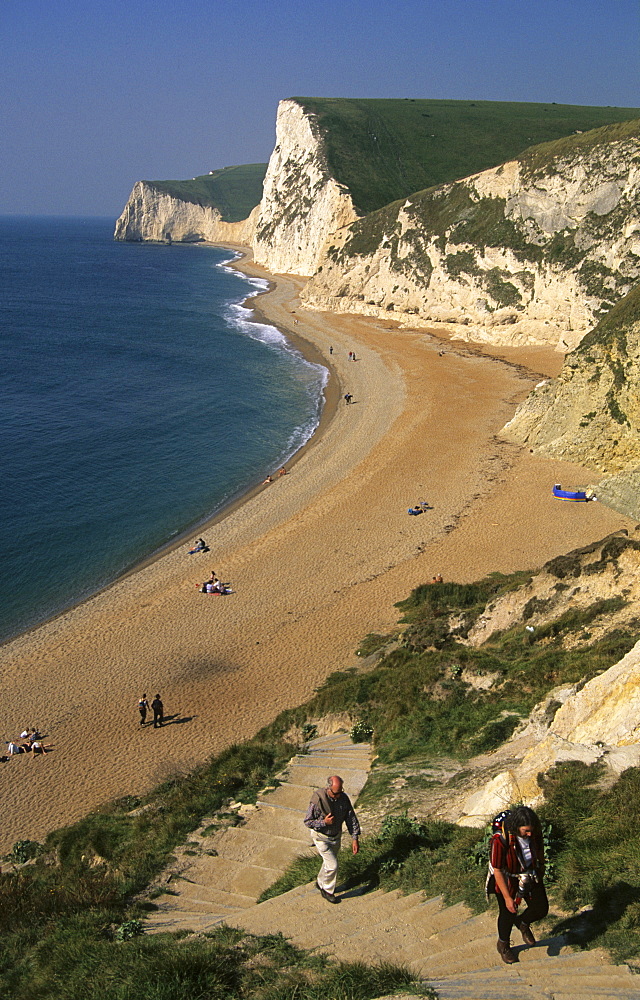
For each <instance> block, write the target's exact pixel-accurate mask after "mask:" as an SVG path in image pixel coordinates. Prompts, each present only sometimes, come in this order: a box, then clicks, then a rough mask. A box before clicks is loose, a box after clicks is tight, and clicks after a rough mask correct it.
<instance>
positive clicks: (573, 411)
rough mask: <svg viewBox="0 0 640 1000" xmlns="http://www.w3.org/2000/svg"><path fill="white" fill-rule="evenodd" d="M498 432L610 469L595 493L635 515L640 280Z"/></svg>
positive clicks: (639, 512) (639, 459)
mask: <svg viewBox="0 0 640 1000" xmlns="http://www.w3.org/2000/svg"><path fill="white" fill-rule="evenodd" d="M502 436H503V437H505V438H507V439H508V440H510V441H514V442H517V443H518V444H523V445H527V446H528V447H529V448H531V449H532V450H533V451H535V452H539V453H541V454H544V455H552V456H554V457H556V458H563V459H566V460H568V461H571V462H578V463H580V464H582V465H586V466H588V467H590V468H592V469H595V470H597V471H598V472H601V473H606V474H608V475H615V480H614V481H608V480H605V481H604V483H603V484H599V485H598V487H597V491H596V492H597V493H598V495H599V496H600V497H601V499H605V496H606V498H607V502H609V503H611V505H612V506H614V507H615V508H616V509H619V510H622V511H623V512H625V513H627V514H629V515H630V516H632V517H640V495H639V494H638V491H637V480H638V472H639V471H640V284H639V285H637V286H636V287H635V288H634V289H633V290H632V291H631V292H630V293H629V294H628V295H627V296H626V298H625V299H623V300H622V301H621V302H620V303H618V305H616V306H615V307H614V308H613V309H612V310H611V312H610V313H608V314H607V316H606V317H605V318H604V319H603V320H601V322H600V323H599V324H598V325H597V326H596V327H595V329H594V330H592V331H591V332H590V333H589V334H587V336H586V337H585V338H584V340H583V341H582V343H581V344H580V345H579V347H578V348H576V350H575V351H573V352H572V353H571V354H569V355H568V356H567V358H566V360H565V363H564V367H563V369H562V372H561V373H560V375H559V376H558V378H556V379H553V380H551V381H550V382H547V383H546V384H544V385H541V386H539V387H538V388H536V389H535V390H534V391H533V392H532V393H531V394H530V395H529V396H528V397H527V399H526V400H524V402H523V403H521V405H520V406H519V407H518V409H517V410H516V413H515V416H514V417H513V418H512V420H510V421H509V423H508V424H507V425H506V426H505V427H504V428H503V430H502ZM619 474H622V476H620V475H619ZM625 477H627V479H626V480H625Z"/></svg>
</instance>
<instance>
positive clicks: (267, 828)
mask: <svg viewBox="0 0 640 1000" xmlns="http://www.w3.org/2000/svg"><path fill="white" fill-rule="evenodd" d="M307 805H308V803H307ZM306 812H307V808H306V806H305V809H304V812H303V811H302V810H301V809H290V808H287V807H282V806H276V805H271V804H270V803H269V802H268V801H267V800H266V799H265V800H262V801H261V802H260V806H259V808H258V810H257V811H256V812H254V813H252V814H251V820H250V821H249V822H248V823H247V827H249V828H250V829H251V831H252V833H258V832H264V833H273V834H275V835H276V836H278V837H287V838H288V839H289V840H297V841H299V842H300V843H301V844H302V845H303V846H306V847H311V833H310V831H309V830H308V829H307V827H306V826H305V825H304V823H303V822H302V821H303V819H304V817H305V815H306ZM245 829H246V827H245Z"/></svg>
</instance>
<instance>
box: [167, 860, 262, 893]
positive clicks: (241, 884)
mask: <svg viewBox="0 0 640 1000" xmlns="http://www.w3.org/2000/svg"><path fill="white" fill-rule="evenodd" d="M183 875H186V877H187V878H189V879H191V880H192V881H197V882H200V883H201V884H202V885H211V886H215V887H216V888H217V889H224V890H226V891H227V892H234V893H238V895H240V896H253V897H254V899H257V898H258V896H260V895H261V894H262V893H263V892H264V890H265V889H267V888H268V887H269V886H270V885H271V884H272V883H273V882H275V880H276V879H277V878H278V877H279V875H280V871H279V870H278V869H275V868H266V867H263V866H259V865H244V864H241V863H240V862H237V861H230V860H229V859H228V858H220V857H217V858H211V857H202V858H197V859H195V860H194V863H193V864H192V865H191V866H190V867H189V868H188V869H187V871H185V872H183Z"/></svg>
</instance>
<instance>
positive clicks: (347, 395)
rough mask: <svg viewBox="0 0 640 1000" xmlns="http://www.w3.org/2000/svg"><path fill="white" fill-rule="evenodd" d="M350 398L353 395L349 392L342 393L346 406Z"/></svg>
mask: <svg viewBox="0 0 640 1000" xmlns="http://www.w3.org/2000/svg"><path fill="white" fill-rule="evenodd" d="M352 399H353V396H352V395H351V393H350V392H345V394H344V401H345V403H346V404H347V406H348V405H349V403H350V402H351V400H352Z"/></svg>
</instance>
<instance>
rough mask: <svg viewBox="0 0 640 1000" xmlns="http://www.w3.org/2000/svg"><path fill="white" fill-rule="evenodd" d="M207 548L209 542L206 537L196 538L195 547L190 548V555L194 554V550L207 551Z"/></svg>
mask: <svg viewBox="0 0 640 1000" xmlns="http://www.w3.org/2000/svg"><path fill="white" fill-rule="evenodd" d="M206 548H207V543H206V542H205V540H204V538H196V540H195V542H194V543H193V548H192V549H189V555H190V556H192V555H193V554H194V552H205V551H206Z"/></svg>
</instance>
